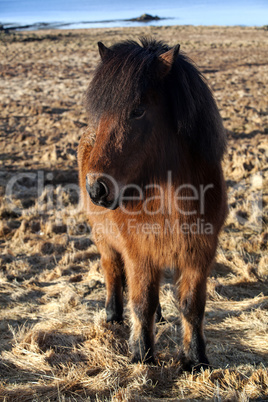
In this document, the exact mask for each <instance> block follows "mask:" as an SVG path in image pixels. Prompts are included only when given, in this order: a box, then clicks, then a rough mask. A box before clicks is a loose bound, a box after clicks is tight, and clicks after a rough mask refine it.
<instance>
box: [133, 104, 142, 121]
mask: <svg viewBox="0 0 268 402" xmlns="http://www.w3.org/2000/svg"><path fill="white" fill-rule="evenodd" d="M144 114H145V108H144V107H141V106H140V107H137V108H136V109H133V110H132V112H131V114H130V118H131V119H141V118H142V117H143V116H144Z"/></svg>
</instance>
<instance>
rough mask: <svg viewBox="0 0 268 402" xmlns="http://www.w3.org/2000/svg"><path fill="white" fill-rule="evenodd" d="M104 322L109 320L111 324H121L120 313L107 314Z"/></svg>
mask: <svg viewBox="0 0 268 402" xmlns="http://www.w3.org/2000/svg"><path fill="white" fill-rule="evenodd" d="M106 322H107V323H108V322H110V323H111V324H115V323H117V324H123V317H122V315H117V314H111V315H108V314H107V318H106Z"/></svg>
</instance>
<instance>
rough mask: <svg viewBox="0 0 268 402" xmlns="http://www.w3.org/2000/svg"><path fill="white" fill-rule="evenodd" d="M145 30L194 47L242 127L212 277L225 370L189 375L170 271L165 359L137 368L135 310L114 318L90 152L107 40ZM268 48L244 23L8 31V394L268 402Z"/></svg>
mask: <svg viewBox="0 0 268 402" xmlns="http://www.w3.org/2000/svg"><path fill="white" fill-rule="evenodd" d="M140 35H152V36H154V37H156V38H158V39H161V40H164V41H167V42H168V43H170V44H171V45H174V44H176V43H177V42H180V43H181V48H182V49H183V50H184V51H186V52H187V53H188V54H189V56H190V57H191V58H192V59H193V60H194V61H195V62H196V63H197V64H198V65H199V66H200V68H201V70H202V71H203V72H204V75H205V76H206V77H207V79H208V81H209V83H210V85H211V87H212V89H213V91H214V93H215V97H216V99H217V102H218V105H219V107H220V110H221V114H222V116H223V119H224V124H225V126H226V128H227V130H228V140H229V145H228V152H227V154H226V157H225V161H224V170H225V177H226V181H227V187H228V194H229V206H230V212H229V216H228V218H227V221H226V225H225V227H224V229H223V231H222V234H221V238H220V244H219V249H218V255H217V260H216V262H215V266H214V268H213V270H212V272H211V277H210V279H209V283H208V302H207V308H206V317H205V321H206V323H205V333H206V338H207V350H208V356H209V358H210V361H211V365H212V367H211V369H210V370H205V371H203V372H201V373H200V374H188V373H183V372H182V371H181V368H180V365H179V363H178V362H177V361H176V356H177V352H178V346H177V345H178V344H179V340H180V328H179V323H178V321H177V315H178V312H177V307H176V300H175V297H174V293H173V286H172V284H171V283H172V281H171V279H172V272H169V271H168V272H167V273H166V275H165V279H164V280H163V284H162V287H161V295H160V296H161V304H162V308H163V315H164V316H165V318H166V322H165V323H161V324H157V326H156V357H157V365H156V366H146V365H143V364H138V365H132V364H131V363H130V352H129V346H128V337H129V319H128V310H127V309H126V314H125V322H124V325H122V326H120V325H110V324H106V323H105V312H104V300H105V287H104V279H103V275H102V272H101V267H100V262H99V254H98V251H97V249H96V246H95V245H94V244H93V243H92V241H91V237H90V228H89V227H88V226H87V225H86V223H85V222H86V218H85V216H84V214H83V213H82V212H81V211H80V210H79V208H78V207H77V202H78V195H77V192H76V189H77V187H76V185H77V164H76V149H77V145H78V141H79V137H80V135H81V132H82V130H83V129H84V127H85V126H86V124H87V116H86V114H85V110H84V108H83V105H82V99H83V92H84V90H85V89H86V86H87V84H88V82H89V80H90V77H91V73H92V71H93V69H94V67H95V66H96V64H97V61H98V55H97V47H96V43H97V41H99V40H102V41H104V43H105V44H106V45H110V44H111V43H114V42H116V41H118V40H122V39H127V38H131V39H133V38H134V39H135V38H137V37H138V36H140ZM267 43H268V39H267V35H266V31H264V30H262V29H256V28H240V27H234V28H224V27H221V28H219V27H207V28H206V27H190V26H188V27H183V26H182V27H159V28H155V27H144V28H135V29H134V28H129V29H119V28H118V29H107V30H106V29H103V30H98V29H92V30H84V31H70V32H69V31H62V32H38V33H22V34H17V35H10V36H3V37H1V41H0V55H1V60H2V67H3V68H2V73H1V74H2V75H1V78H0V83H1V93H0V103H1V123H0V144H1V153H0V163H1V171H0V215H1V221H0V249H1V255H0V333H1V343H0V400H3V401H6V402H8V401H20V402H22V401H33V400H34V401H55V400H59V401H85V400H88V401H90V400H91V401H146V400H148V401H157V400H160V399H161V400H166V401H177V400H185V401H194V400H211V401H243V402H244V401H255V400H257V401H263V400H268V374H267V362H268V346H267V345H268V328H267V327H268V297H267V296H268V295H267V293H268V292H267V290H268V286H267V285H268V284H267V280H268V254H267V239H268V231H267V219H268V217H267V208H268V207H267V205H268V194H267V184H268V183H267V181H268V176H267V174H268V171H267V166H268V163H267V160H268V142H267V77H268V74H267V72H268V71H267V70H268V68H267V48H268V46H267ZM18 173H19V174H21V173H23V175H22V176H21V177H20V178H18V176H17V174H18ZM14 177H16V180H15V182H14V186H13V190H12V194H11V196H9V195H8V188H9V187H10V183H12V180H13V179H14ZM38 181H39V187H38V186H37V183H38ZM15 207H16V208H17V209H16V208H15ZM126 299H127V297H126ZM125 304H127V300H126V303H125Z"/></svg>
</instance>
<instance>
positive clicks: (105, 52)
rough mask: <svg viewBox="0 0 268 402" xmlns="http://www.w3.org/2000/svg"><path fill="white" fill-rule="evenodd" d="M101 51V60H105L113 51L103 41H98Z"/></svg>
mask: <svg viewBox="0 0 268 402" xmlns="http://www.w3.org/2000/svg"><path fill="white" fill-rule="evenodd" d="M98 47H99V53H100V57H101V60H102V61H103V60H104V59H105V58H106V57H107V56H109V55H112V53H113V51H112V50H111V49H109V48H108V47H106V46H105V45H104V44H103V43H102V42H98Z"/></svg>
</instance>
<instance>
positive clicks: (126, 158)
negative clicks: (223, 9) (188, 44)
mask: <svg viewBox="0 0 268 402" xmlns="http://www.w3.org/2000/svg"><path fill="white" fill-rule="evenodd" d="M98 46H99V52H100V56H101V62H100V64H99V65H98V67H97V69H96V71H95V74H94V76H93V79H92V81H91V84H90V85H89V88H88V91H87V94H86V98H87V107H88V111H89V114H90V118H91V124H92V129H88V130H87V131H86V132H85V133H84V134H83V136H82V138H81V141H80V144H79V150H78V163H79V176H80V186H81V190H82V201H83V204H84V206H85V208H86V210H87V213H88V218H89V222H90V224H91V227H92V232H93V235H94V239H95V242H96V245H97V247H98V249H99V251H100V254H101V264H102V268H103V271H104V275H105V282H106V289H107V299H106V313H107V321H108V322H115V321H117V322H121V321H122V319H123V294H122V293H123V286H124V282H125V278H126V283H127V286H128V296H129V305H130V310H131V320H132V328H131V337H130V345H131V351H132V353H133V362H138V361H145V362H154V323H155V319H157V317H158V319H159V318H160V317H161V309H160V305H159V285H160V280H161V276H162V273H163V270H164V269H165V268H166V267H170V268H174V272H175V273H174V278H175V286H176V289H177V297H178V302H179V311H180V317H181V326H182V345H181V347H180V353H179V359H180V361H181V364H182V367H183V369H185V370H191V369H192V368H196V367H198V368H199V367H201V366H202V365H205V366H206V365H207V364H208V359H207V356H206V352H205V341H204V335H203V317H204V310H205V302H206V282H207V277H208V274H209V271H210V267H211V265H212V262H213V259H214V256H215V252H216V247H217V240H218V234H219V231H220V229H221V227H222V225H223V223H224V220H225V216H226V210H227V207H226V192H225V184H224V179H223V174H222V168H221V160H222V156H223V153H224V151H225V146H226V138H225V132H224V128H223V126H222V121H221V118H220V115H219V112H218V109H217V106H216V104H215V101H214V99H213V96H212V94H211V92H210V90H209V88H208V86H207V84H206V83H205V80H204V78H203V77H202V75H201V73H200V72H199V71H198V70H197V68H196V67H195V66H194V65H193V63H192V62H190V61H189V59H188V58H187V57H186V56H185V55H183V54H179V45H178V46H175V47H173V48H170V47H168V46H167V45H165V44H163V43H162V42H157V41H155V40H148V39H141V45H139V44H138V43H136V42H134V41H125V42H121V43H118V44H115V45H114V46H112V47H110V48H107V47H105V46H104V45H103V44H102V43H98Z"/></svg>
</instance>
